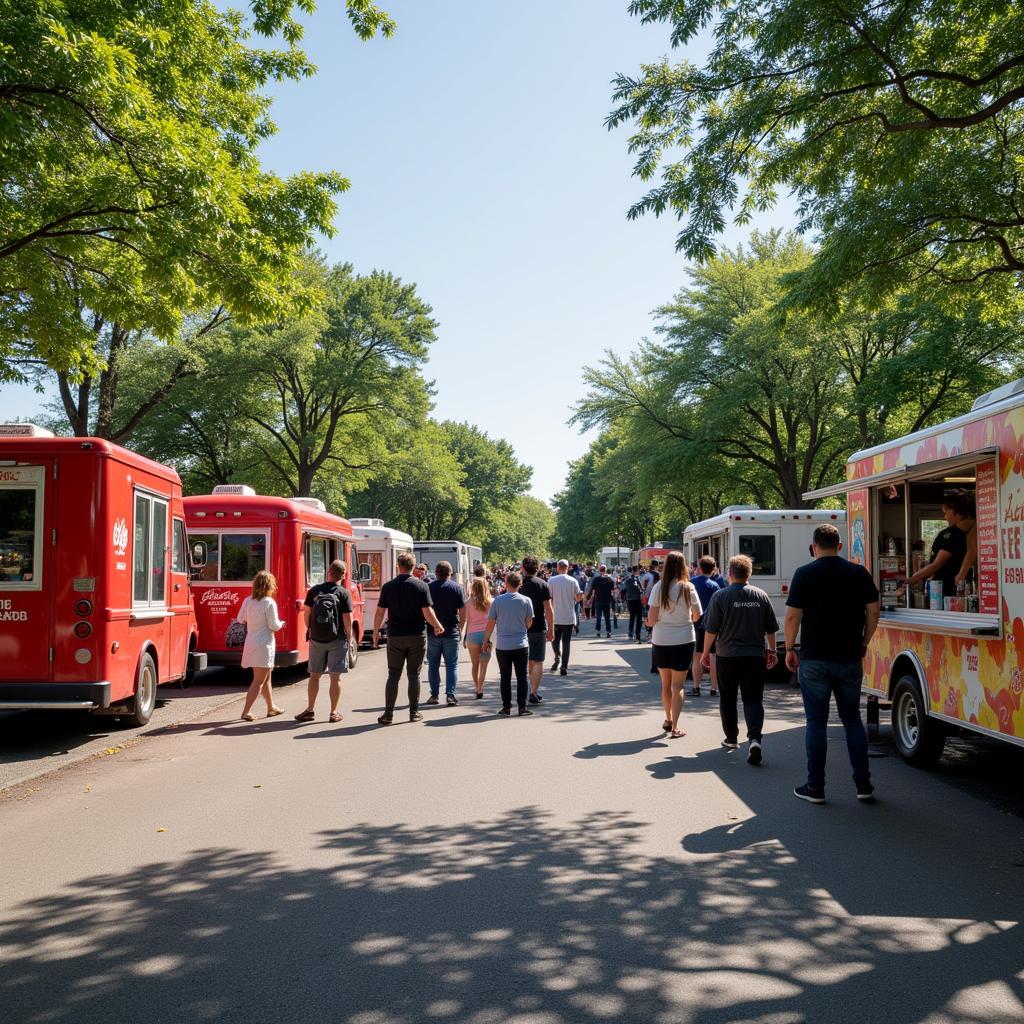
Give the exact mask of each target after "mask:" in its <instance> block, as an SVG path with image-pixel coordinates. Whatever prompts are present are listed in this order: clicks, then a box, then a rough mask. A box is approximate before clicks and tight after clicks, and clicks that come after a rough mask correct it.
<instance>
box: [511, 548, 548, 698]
mask: <svg viewBox="0 0 1024 1024" xmlns="http://www.w3.org/2000/svg"><path fill="white" fill-rule="evenodd" d="M539 568H540V562H539V561H538V559H536V558H534V557H533V555H526V556H525V557H524V558H523V582H522V584H521V586H520V587H519V593H520V594H522V595H523V597H528V598H529V599H530V600H531V601H532V602H533V623H532V625H531V626H530V628H529V629H528V630H527V631H526V641H527V643H528V644H529V645H530V655H529V661H528V662H527V666H526V671H527V674H528V676H529V678H530V698H529V700H530V703H531V704H539V703H540V702H541V701H542V700H543V699H544V698H543V697H541V695H540V693H539V692H538V691H539V690H540V681H541V679H542V678H543V677H544V657H545V654H546V653H547V643H546V641H551V640H554V639H555V613H554V611H553V610H552V607H551V588H550V587H549V586H548V585H547V582H546V581H545V580H542V579H541V578H540V577H539V576H538V575H537V570H538V569H539Z"/></svg>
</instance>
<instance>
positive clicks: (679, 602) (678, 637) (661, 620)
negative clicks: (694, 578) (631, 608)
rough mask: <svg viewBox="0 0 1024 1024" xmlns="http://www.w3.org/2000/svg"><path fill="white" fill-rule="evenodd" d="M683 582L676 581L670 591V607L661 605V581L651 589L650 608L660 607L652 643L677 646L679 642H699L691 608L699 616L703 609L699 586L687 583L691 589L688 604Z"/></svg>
mask: <svg viewBox="0 0 1024 1024" xmlns="http://www.w3.org/2000/svg"><path fill="white" fill-rule="evenodd" d="M682 585H683V584H681V583H680V581H678V580H677V581H676V582H675V583H673V584H672V589H671V590H670V591H669V599H670V601H671V603H670V604H669V606H668V608H662V607H661V581H660V580H659V581H658V582H657V583H655V584H654V589H653V590H652V591H651V601H650V604H649V605H648V607H649V608H657V609H658V621H657V622H656V623H655V624H654V632H653V633H652V634H651V643H653V644H657V645H658V646H659V647H675V646H677V645H679V644H694V643H696V642H697V633H696V631H695V630H694V628H693V626H694V624H693V619H692V617H691V614H690V613H691V609H692V610H693V611H695V612H696V613H697V615H698V616H699V615H700V613H701V612H702V611H703V609H702V608H701V606H700V597H699V596H698V595H697V588H696V587H695V586H694V585H693V584H692V583H690V584H686V586H687V588H688V589H689V591H690V603H689V605H687V603H686V601H685V600H683V594H682V593H681V592H680V587H681V586H682Z"/></svg>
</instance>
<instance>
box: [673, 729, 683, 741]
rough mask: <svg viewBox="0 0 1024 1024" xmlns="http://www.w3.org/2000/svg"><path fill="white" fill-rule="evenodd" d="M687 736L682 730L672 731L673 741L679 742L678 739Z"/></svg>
mask: <svg viewBox="0 0 1024 1024" xmlns="http://www.w3.org/2000/svg"><path fill="white" fill-rule="evenodd" d="M685 735H686V733H685V732H683V730H682V729H673V730H672V739H674V740H678V739H680V738H681V737H683V736H685Z"/></svg>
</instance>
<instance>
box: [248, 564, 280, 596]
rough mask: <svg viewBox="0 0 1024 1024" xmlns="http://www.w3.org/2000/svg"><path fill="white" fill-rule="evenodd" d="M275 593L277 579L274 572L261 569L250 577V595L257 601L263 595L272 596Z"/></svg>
mask: <svg viewBox="0 0 1024 1024" xmlns="http://www.w3.org/2000/svg"><path fill="white" fill-rule="evenodd" d="M276 593H277V580H276V579H274V574H273V573H270V572H267V571H266V569H261V570H260V571H259V572H258V573H256V575H255V576H254V577H253V578H252V597H253V600H254V601H259V600H261V599H262V598H264V597H273V596H274V595H275V594H276Z"/></svg>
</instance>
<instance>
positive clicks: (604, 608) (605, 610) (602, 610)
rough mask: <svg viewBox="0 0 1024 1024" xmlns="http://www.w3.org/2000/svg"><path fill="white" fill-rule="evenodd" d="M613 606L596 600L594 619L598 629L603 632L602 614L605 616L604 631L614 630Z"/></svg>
mask: <svg viewBox="0 0 1024 1024" xmlns="http://www.w3.org/2000/svg"><path fill="white" fill-rule="evenodd" d="M611 614H612V606H611V605H610V604H603V603H600V602H598V601H595V602H594V621H595V623H596V625H597V629H596V631H597V632H598V633H600V632H601V616H602V615H603V616H604V631H605V632H606V633H610V632H611V631H612V619H611Z"/></svg>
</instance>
